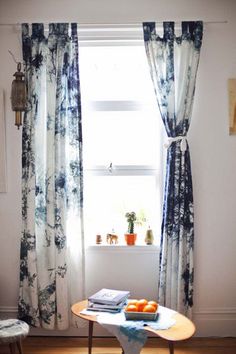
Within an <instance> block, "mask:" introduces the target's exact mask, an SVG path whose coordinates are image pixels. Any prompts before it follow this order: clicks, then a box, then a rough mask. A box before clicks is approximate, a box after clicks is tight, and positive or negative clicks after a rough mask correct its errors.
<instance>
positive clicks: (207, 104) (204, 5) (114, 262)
mask: <svg viewBox="0 0 236 354" xmlns="http://www.w3.org/2000/svg"><path fill="white" fill-rule="evenodd" d="M191 19H193V20H196V19H202V20H204V21H224V20H226V21H227V23H221V24H219V23H209V24H206V25H205V31H204V39H203V47H202V52H201V59H200V65H199V71H198V79H197V88H196V96H195V103H194V111H193V117H192V124H191V128H190V132H189V142H190V147H191V153H192V170H193V182H194V200H195V306H194V322H195V323H196V326H197V335H200V336H207V335H211V336H217V335H218V336H228V335H234V336H235V335H236V332H235V330H236V281H235V278H236V274H235V270H236V256H235V250H236V222H235V210H236V183H235V178H236V136H229V134H228V96H227V79H228V78H233V77H234V78H235V77H236V41H235V37H236V1H233V0H232V1H230V0H225V1H220V0H215V1H213V0H205V1H204V0H200V1H194V0H176V1H175V2H173V1H170V0H166V1H159V0H143V1H141V0H129V1H128V0H119V1H115V0H84V1H82V0H67V1H61V0H47V1H44V0H41V1H36V0H31V1H29V0H22V1H17V0H16V1H13V0H1V1H0V23H18V22H20V23H21V22H40V21H42V22H49V21H76V22H80V23H91V24H92V23H136V22H142V21H151V20H157V21H162V20H175V21H180V20H191ZM0 44H1V46H0V48H1V49H0V63H1V70H0V88H3V89H4V91H5V95H6V104H5V118H6V145H7V146H6V150H7V156H6V158H7V182H8V189H7V193H5V194H4V193H3V194H0V226H1V228H0V242H1V244H0V316H1V315H4V314H6V313H7V314H8V315H13V314H14V313H15V311H16V306H17V297H18V271H19V242H20V231H21V189H20V181H21V131H17V129H16V128H15V126H14V115H13V113H12V112H11V109H10V103H9V97H10V85H11V81H12V74H13V73H14V71H15V68H16V66H15V63H14V62H13V61H12V59H11V57H10V55H9V54H8V49H10V50H11V51H12V52H14V54H15V56H16V57H17V59H20V58H21V49H20V37H19V34H18V33H17V32H16V31H15V30H14V28H13V27H11V26H8V27H0ZM135 262H136V264H137V271H136V269H135V268H134V264H135ZM157 262H158V260H157V257H156V255H155V253H148V254H145V255H142V254H141V253H139V252H138V251H137V252H132V253H124V254H123V253H114V252H109V253H104V252H103V251H100V252H99V253H96V252H95V251H94V250H91V251H90V252H89V254H88V259H87V269H88V270H89V271H87V277H86V279H87V291H88V293H90V292H92V291H93V290H95V289H96V287H100V286H108V285H109V286H112V287H115V286H116V287H121V286H124V287H127V288H128V287H129V288H130V289H131V290H132V292H133V294H134V295H136V296H142V294H147V296H156V281H155V279H156V277H157V267H158V264H157ZM95 268H96V269H97V271H98V272H97V273H96V274H97V275H95V273H94V271H91V269H92V270H93V269H95ZM142 271H143V273H142ZM122 274H125V275H124V276H121V275H122ZM84 331H85V329H83V330H81V331H80V332H79V333H78V334H79V335H82V334H84V333H85V332H84ZM71 333H72V332H71ZM97 333H99V332H97ZM52 334H53V332H52Z"/></svg>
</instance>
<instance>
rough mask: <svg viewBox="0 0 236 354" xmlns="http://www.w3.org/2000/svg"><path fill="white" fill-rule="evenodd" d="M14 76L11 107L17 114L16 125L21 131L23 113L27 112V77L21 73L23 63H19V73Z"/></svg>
mask: <svg viewBox="0 0 236 354" xmlns="http://www.w3.org/2000/svg"><path fill="white" fill-rule="evenodd" d="M13 76H15V79H14V80H13V81H12V86H11V106H12V110H13V111H14V112H15V125H16V126H17V128H18V129H19V127H20V126H21V125H22V112H24V111H25V110H26V84H25V80H24V78H25V75H24V73H23V72H22V71H21V63H17V71H16V72H15V74H14V75H13Z"/></svg>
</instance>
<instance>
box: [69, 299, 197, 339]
mask: <svg viewBox="0 0 236 354" xmlns="http://www.w3.org/2000/svg"><path fill="white" fill-rule="evenodd" d="M87 306H88V301H87V300H84V301H80V302H77V303H76V304H74V305H73V306H72V307H71V311H72V313H73V314H74V315H75V316H78V317H80V318H83V319H84V320H87V321H93V322H97V316H96V315H94V316H93V315H91V316H90V315H83V314H81V313H80V312H81V311H82V310H84V309H85V308H87ZM173 318H174V319H175V321H176V322H175V324H174V325H173V326H172V327H171V328H169V329H162V330H155V329H153V328H151V327H144V329H145V330H147V331H148V332H152V333H155V334H156V335H157V336H159V337H160V338H163V339H166V340H168V341H180V340H185V339H188V338H190V337H192V336H193V334H194V333H195V330H196V329H195V326H194V324H193V322H192V321H190V320H189V319H188V318H187V317H185V316H183V315H181V314H180V313H178V312H177V313H175V314H174V315H173Z"/></svg>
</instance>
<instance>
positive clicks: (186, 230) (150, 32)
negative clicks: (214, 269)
mask: <svg viewBox="0 0 236 354" xmlns="http://www.w3.org/2000/svg"><path fill="white" fill-rule="evenodd" d="M181 25H182V28H181V30H182V33H181V34H180V35H177V34H175V23H174V22H164V23H163V36H160V35H158V27H157V25H156V24H155V23H153V22H150V23H144V24H143V30H144V41H145V48H146V53H147V58H148V62H149V67H150V72H151V77H152V81H153V84H154V88H155V92H156V97H157V101H158V105H159V108H160V113H161V117H162V120H163V123H164V126H165V130H166V133H167V136H168V141H167V149H168V150H167V163H166V179H165V191H164V203H163V220H162V230H161V244H160V265H159V268H160V271H159V290H158V291H159V301H160V303H161V304H163V305H164V306H167V307H170V308H172V309H175V310H178V311H179V312H181V313H183V314H186V315H188V316H189V317H190V316H191V308H192V306H193V274H194V269H193V245H194V214H193V189H192V175H191V164H190V152H189V146H188V142H187V133H188V129H189V125H190V119H191V113H192V105H193V98H194V90H195V82H196V74H197V69H198V63H199V56H200V49H201V44H202V31H203V23H202V22H201V21H196V22H182V24H181Z"/></svg>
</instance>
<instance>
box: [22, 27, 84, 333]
mask: <svg viewBox="0 0 236 354" xmlns="http://www.w3.org/2000/svg"><path fill="white" fill-rule="evenodd" d="M22 42H23V60H24V65H25V72H26V83H27V92H28V109H27V112H26V114H25V117H24V123H23V133H22V221H23V231H22V238H21V253H20V296H19V304H18V310H19V318H20V319H22V320H24V321H26V322H27V323H29V324H30V325H32V326H37V327H43V328H46V329H66V328H67V327H68V326H69V322H70V321H69V318H70V305H71V303H72V302H74V301H75V300H77V301H78V299H80V298H82V296H83V277H84V261H83V259H84V251H83V218H82V217H83V164H82V128H81V106H80V83H79V68H78V37H77V24H66V23H59V24H53V23H52V24H49V28H48V30H46V29H44V25H43V24H40V23H38V24H33V25H32V26H31V25H28V24H23V25H22Z"/></svg>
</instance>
